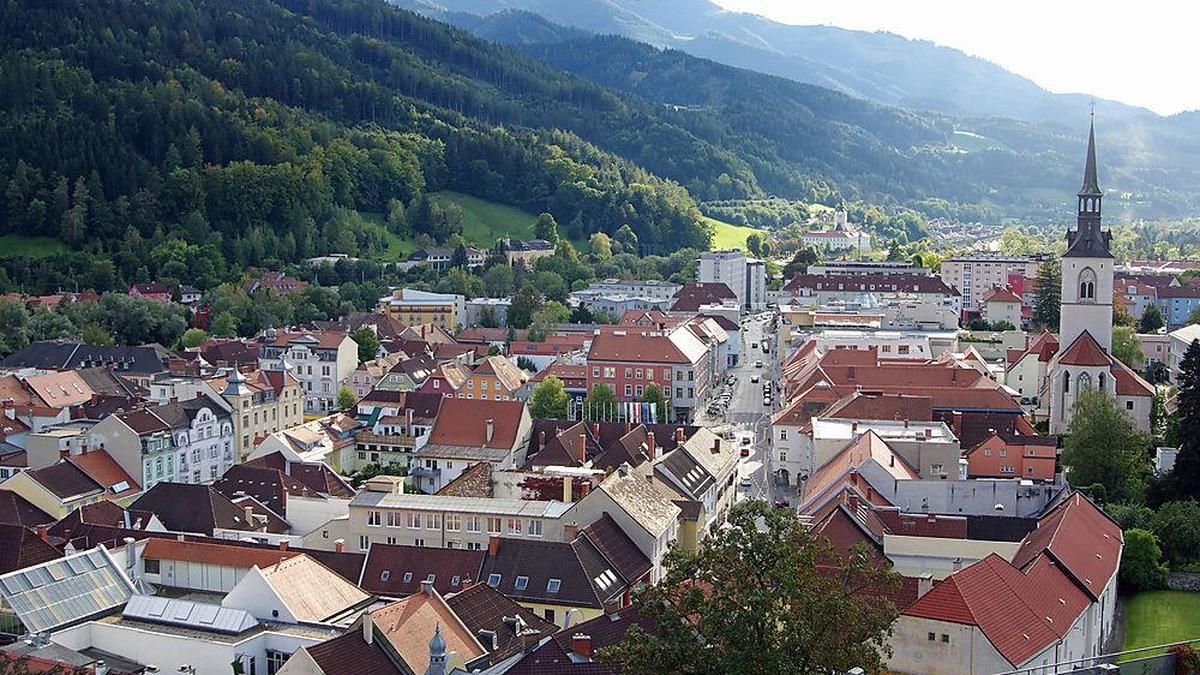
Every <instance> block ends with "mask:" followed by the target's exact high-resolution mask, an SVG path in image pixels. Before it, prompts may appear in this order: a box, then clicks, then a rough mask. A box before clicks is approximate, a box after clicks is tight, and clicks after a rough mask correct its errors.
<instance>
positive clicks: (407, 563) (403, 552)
mask: <svg viewBox="0 0 1200 675" xmlns="http://www.w3.org/2000/svg"><path fill="white" fill-rule="evenodd" d="M484 555H485V552H484V551H468V550H467V549H462V548H426V547H421V546H399V545H394V544H372V545H371V548H370V550H368V551H367V561H366V563H365V564H364V565H363V569H362V577H361V578H360V579H359V582H358V585H359V587H360V588H362V589H363V590H365V591H367V592H368V593H374V594H377V595H387V596H391V597H394V598H402V597H404V596H406V595H412V594H413V593H416V592H417V591H420V590H421V582H422V581H424V580H425V579H426V578H427V577H428V576H429V575H431V574H432V575H434V580H433V587H434V588H435V589H437V592H438V593H442V594H443V595H445V594H448V593H457V592H459V591H461V590H463V589H464V588H466V587H467V585H468V584H469V583H471V582H472V581H478V580H479V571H480V569H482V568H483V558H484Z"/></svg>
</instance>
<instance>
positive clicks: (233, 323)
mask: <svg viewBox="0 0 1200 675" xmlns="http://www.w3.org/2000/svg"><path fill="white" fill-rule="evenodd" d="M208 330H209V332H210V333H212V334H213V335H217V336H220V337H237V334H238V332H237V331H238V320H237V317H235V316H234V315H233V312H229V311H225V312H221V313H220V314H218V315H217V316H216V317H215V318H214V319H213V320H212V323H210V324H209V325H208Z"/></svg>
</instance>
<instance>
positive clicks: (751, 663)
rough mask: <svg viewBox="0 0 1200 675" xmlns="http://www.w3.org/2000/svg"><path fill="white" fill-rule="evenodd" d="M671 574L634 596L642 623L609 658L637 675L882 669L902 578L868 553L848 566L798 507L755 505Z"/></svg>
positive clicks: (604, 655)
mask: <svg viewBox="0 0 1200 675" xmlns="http://www.w3.org/2000/svg"><path fill="white" fill-rule="evenodd" d="M665 566H666V568H667V572H666V576H665V578H664V579H663V580H662V582H661V583H660V584H658V585H655V586H646V587H644V588H643V589H642V590H640V591H639V592H638V593H637V594H636V595H635V596H634V598H635V599H634V603H635V606H636V607H637V609H638V612H639V614H640V615H641V616H643V617H645V618H646V619H648V621H649V623H651V624H652V625H653V626H654V629H653V632H652V633H648V632H647V631H645V630H642V629H641V627H640V626H636V625H635V626H634V627H632V628H631V629H630V631H629V634H628V636H627V637H626V639H625V640H624V641H623V642H621V643H619V644H617V645H614V646H612V647H609V648H606V649H604V650H602V651H601V652H600V653H599V657H600V659H601V660H606V661H612V662H619V663H620V664H621V666H622V668H621V669H622V672H626V673H688V674H689V675H710V674H711V675H717V674H724V673H798V674H801V675H818V674H820V675H825V674H826V673H845V672H847V671H849V670H850V669H851V668H855V667H859V668H863V669H864V670H865V671H866V672H869V673H873V672H880V671H881V670H882V669H883V664H884V662H885V660H886V658H887V656H888V655H889V654H890V650H889V648H888V644H887V641H888V638H889V637H890V635H891V625H892V622H893V621H895V619H896V617H897V616H898V611H897V608H896V607H895V605H894V604H893V603H892V602H891V601H890V600H888V599H886V598H887V595H886V591H887V590H888V589H892V588H896V587H898V586H899V577H898V576H897V575H895V574H894V573H892V572H890V571H888V570H887V569H886V566H885V564H884V563H882V562H880V561H879V560H877V559H876V558H875V557H874V556H871V555H869V554H868V553H867V552H866V551H865V550H863V549H858V550H855V551H854V552H853V553H852V554H851V555H849V556H846V557H845V558H842V557H841V556H840V555H839V554H838V553H837V552H836V551H835V550H834V549H833V547H832V545H831V544H830V543H829V542H828V540H827V539H825V538H823V537H822V536H821V535H819V534H814V533H812V532H810V531H809V529H808V528H806V527H805V526H804V524H803V523H802V522H801V521H800V519H799V517H798V516H797V515H796V514H795V513H794V512H792V511H791V510H789V509H775V508H771V507H769V506H767V505H766V504H765V503H764V502H761V501H748V502H743V503H742V504H739V505H737V506H735V507H733V509H732V510H731V511H730V514H729V522H728V525H727V526H725V527H721V528H717V529H716V530H714V531H713V532H712V533H711V534H709V536H708V538H707V539H705V541H704V546H703V547H701V549H700V551H699V552H695V553H693V552H690V551H687V550H685V549H683V548H674V549H672V550H671V552H670V553H668V554H667V558H666V562H665Z"/></svg>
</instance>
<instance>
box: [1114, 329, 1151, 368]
mask: <svg viewBox="0 0 1200 675" xmlns="http://www.w3.org/2000/svg"><path fill="white" fill-rule="evenodd" d="M1112 355H1113V356H1115V357H1117V358H1118V359H1120V361H1121V363H1124V364H1125V365H1127V366H1129V367H1130V368H1134V369H1136V368H1137V367H1138V366H1140V365H1141V363H1142V359H1143V358H1144V356H1143V354H1142V345H1141V343H1140V342H1138V339H1137V334H1136V333H1134V332H1133V328H1132V327H1130V326H1114V327H1113V334H1112Z"/></svg>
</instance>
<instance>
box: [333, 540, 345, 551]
mask: <svg viewBox="0 0 1200 675" xmlns="http://www.w3.org/2000/svg"><path fill="white" fill-rule="evenodd" d="M333 552H334V553H345V552H346V540H345V539H334V540H333Z"/></svg>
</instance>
